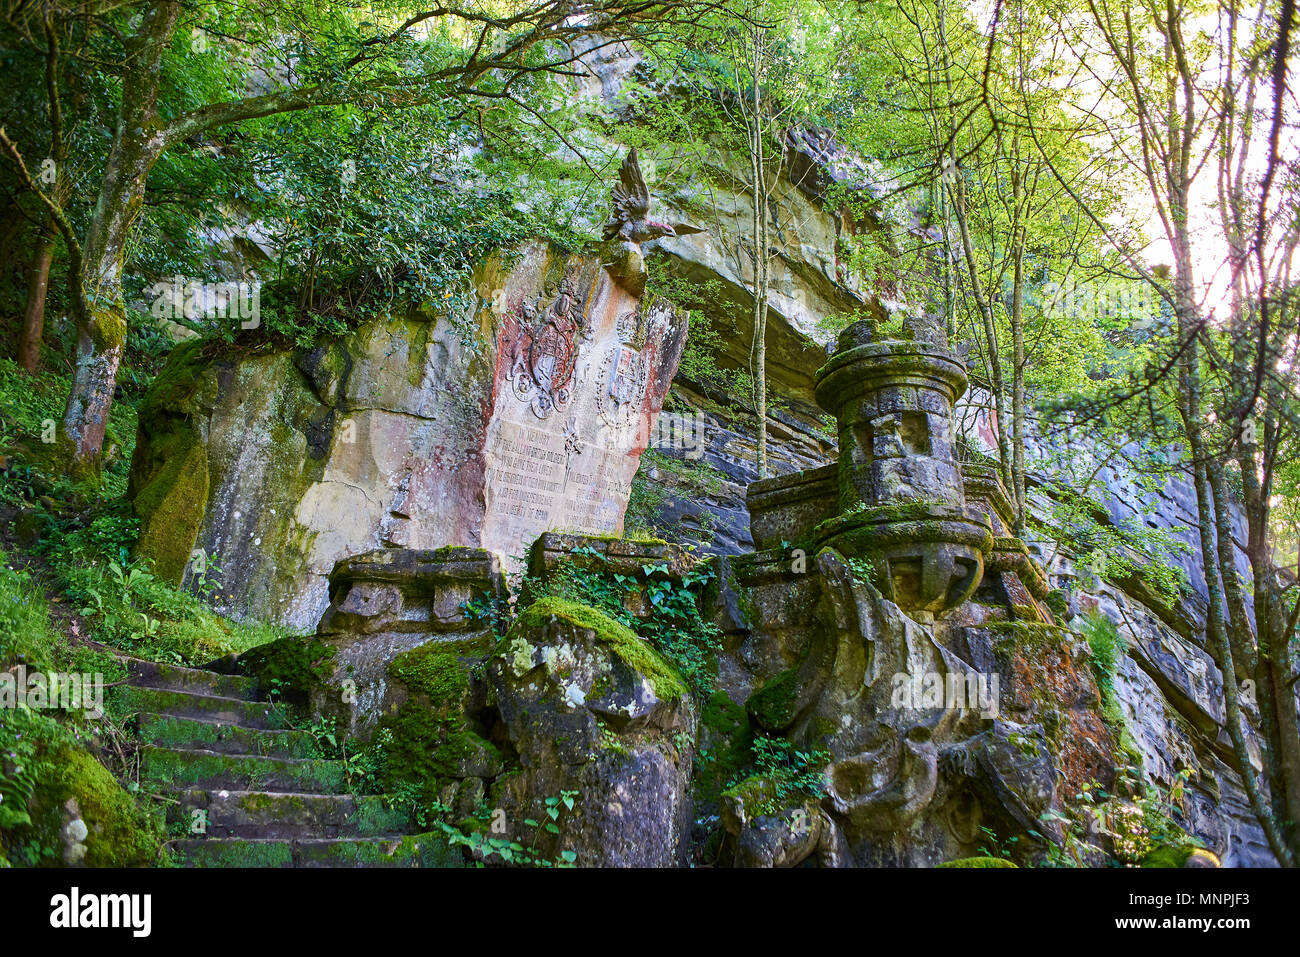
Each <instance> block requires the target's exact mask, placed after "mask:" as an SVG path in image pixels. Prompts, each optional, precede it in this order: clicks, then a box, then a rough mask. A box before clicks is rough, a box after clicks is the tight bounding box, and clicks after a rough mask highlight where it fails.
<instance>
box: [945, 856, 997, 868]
mask: <svg viewBox="0 0 1300 957" xmlns="http://www.w3.org/2000/svg"><path fill="white" fill-rule="evenodd" d="M935 866H936V867H1015V866H1016V865H1015V864H1014V863H1012V862H1011V861H1009V860H1007V859H1006V858H1005V857H959V858H957V860H955V861H944V862H943V863H942V864H938V865H935Z"/></svg>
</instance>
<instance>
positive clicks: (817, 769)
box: [723, 734, 831, 815]
mask: <svg viewBox="0 0 1300 957" xmlns="http://www.w3.org/2000/svg"><path fill="white" fill-rule="evenodd" d="M750 754H751V757H752V762H753V763H752V770H751V771H749V772H748V773H747V774H743V775H737V776H736V778H734V779H733V780H732V782H731V784H730V785H729V786H728V788H727V790H726V791H724V792H723V796H724V797H726V796H729V795H730V796H734V797H738V798H740V799H741V800H742V801H743V803H744V805H745V811H746V813H747V814H751V815H765V814H776V813H778V812H780V811H783V810H785V809H786V808H789V807H791V806H793V805H794V804H797V803H802V802H804V801H806V800H807V799H808V798H816V797H820V796H821V795H822V794H824V793H825V791H826V779H825V770H826V766H827V765H828V764H829V763H830V760H831V755H830V752H828V751H822V750H817V749H814V750H810V751H805V750H803V749H801V748H798V747H796V746H795V745H794V743H793V742H791V741H790V740H788V739H786V738H782V737H769V736H767V735H762V734H759V735H755V736H754V738H753V741H752V742H751V744H750Z"/></svg>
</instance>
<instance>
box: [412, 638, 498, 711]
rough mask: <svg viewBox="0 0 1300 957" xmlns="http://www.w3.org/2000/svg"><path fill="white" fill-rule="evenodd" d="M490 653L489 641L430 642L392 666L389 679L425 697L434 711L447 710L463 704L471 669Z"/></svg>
mask: <svg viewBox="0 0 1300 957" xmlns="http://www.w3.org/2000/svg"><path fill="white" fill-rule="evenodd" d="M490 650H491V643H490V641H489V640H488V639H487V638H469V639H457V640H452V641H430V642H427V643H425V644H423V645H420V646H419V647H418V648H412V649H411V650H410V651H406V652H403V653H402V654H400V655H398V656H397V657H396V658H394V659H393V660H392V661H391V662H389V664H388V675H389V677H391V678H394V679H396V680H398V681H400V682H402V683H403V684H404V685H406V687H407V688H408V689H409V690H410V691H411V692H412V693H414V694H421V695H424V696H425V697H426V698H427V699H428V701H429V704H430V705H432V706H433V707H434V708H442V707H448V706H452V705H456V704H459V703H461V702H462V699H463V698H464V695H465V693H466V692H467V691H469V690H470V681H471V678H472V675H471V669H472V668H473V667H474V665H475V664H476V663H477V662H480V661H482V660H483V658H485V657H486V656H487V654H488V653H489V651H490Z"/></svg>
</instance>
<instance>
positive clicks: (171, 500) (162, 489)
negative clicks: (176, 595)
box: [132, 424, 208, 585]
mask: <svg viewBox="0 0 1300 957" xmlns="http://www.w3.org/2000/svg"><path fill="white" fill-rule="evenodd" d="M151 451H152V452H153V453H154V455H155V456H157V457H159V458H161V460H162V464H161V466H160V467H159V468H158V469H157V470H156V471H155V472H154V473H153V474H152V475H151V476H150V478H149V479H148V481H147V482H146V483H144V484H143V485H142V486H141V487H139V488H138V489H137V491H136V492H135V496H134V498H133V500H132V504H133V506H134V508H135V514H136V515H137V516H138V517H139V519H140V537H139V539H138V540H137V542H136V547H135V554H136V555H137V556H139V557H142V558H146V559H149V560H150V561H152V562H153V572H154V574H155V575H157V576H158V577H159V578H161V579H162V580H163V581H166V582H169V583H170V584H172V585H179V584H180V582H181V578H182V577H183V576H184V574H185V566H186V565H187V564H188V563H189V560H190V554H191V552H192V551H193V549H194V541H195V539H196V538H197V537H198V533H199V525H200V524H201V523H202V521H203V514H204V512H205V510H206V509H207V504H208V451H207V446H205V445H204V444H203V442H202V441H200V440H199V438H198V436H197V434H195V432H194V430H193V428H192V427H191V426H189V425H188V424H186V425H184V426H178V427H177V428H176V429H175V430H173V431H172V432H170V433H168V434H167V435H165V436H164V437H163V438H161V439H159V440H158V442H157V443H156V445H155V447H154V448H153V449H151Z"/></svg>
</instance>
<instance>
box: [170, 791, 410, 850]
mask: <svg viewBox="0 0 1300 957" xmlns="http://www.w3.org/2000/svg"><path fill="white" fill-rule="evenodd" d="M178 797H179V798H180V802H181V803H180V804H179V805H173V810H172V812H171V815H170V816H171V817H172V819H173V820H178V821H180V822H182V823H184V824H186V825H190V826H193V825H194V824H195V823H196V822H197V823H200V824H202V825H204V826H205V827H206V831H204V832H203V835H204V837H205V838H207V839H208V840H211V839H213V838H227V837H238V838H245V839H249V838H258V839H281V840H283V839H291V838H307V837H312V838H341V837H379V836H385V835H393V834H400V833H401V832H402V830H403V829H405V827H406V825H407V814H406V812H404V811H402V810H398V809H394V808H391V807H389V806H388V803H387V802H386V800H385V799H384V798H383V797H381V796H379V795H360V796H358V795H352V794H283V793H275V792H271V791H204V790H189V791H182V792H180V793H179V795H178ZM197 810H202V811H204V812H206V814H204V815H195V814H194V812H195V811H197Z"/></svg>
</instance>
